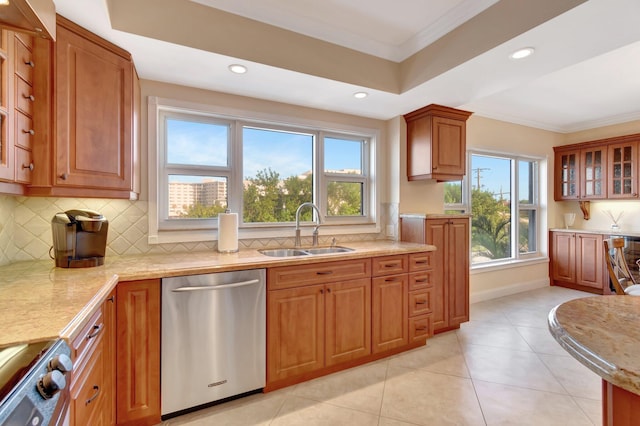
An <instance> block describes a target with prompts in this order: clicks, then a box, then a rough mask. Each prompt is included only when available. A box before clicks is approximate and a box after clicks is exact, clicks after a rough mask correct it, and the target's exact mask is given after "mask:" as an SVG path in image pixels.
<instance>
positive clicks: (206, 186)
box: [149, 98, 378, 242]
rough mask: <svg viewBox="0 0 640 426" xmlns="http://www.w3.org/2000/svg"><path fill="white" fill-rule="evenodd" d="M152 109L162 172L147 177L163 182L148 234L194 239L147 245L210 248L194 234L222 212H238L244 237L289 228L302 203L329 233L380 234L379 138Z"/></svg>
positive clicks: (305, 214)
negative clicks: (375, 167)
mask: <svg viewBox="0 0 640 426" xmlns="http://www.w3.org/2000/svg"><path fill="white" fill-rule="evenodd" d="M153 101H156V102H157V98H150V100H149V104H150V108H149V111H150V113H149V115H150V122H151V125H152V126H154V127H155V130H156V132H157V133H156V136H157V140H158V143H157V147H156V149H157V161H154V159H153V158H152V156H153V153H152V152H151V150H150V154H151V156H150V164H154V163H157V164H158V169H157V170H150V180H151V181H153V180H154V177H155V178H156V179H157V182H156V185H155V186H156V190H157V193H155V194H153V193H150V199H152V200H153V198H155V199H156V200H157V205H156V208H157V210H154V211H150V235H153V233H154V232H153V231H156V233H157V234H158V235H160V234H162V232H163V231H166V232H168V233H171V232H173V235H174V236H175V235H178V234H177V233H178V232H182V231H194V232H192V234H191V236H190V237H189V236H188V235H186V234H183V235H182V236H181V237H180V239H177V240H176V239H165V240H159V239H154V238H150V242H156V241H160V242H162V241H198V240H205V239H214V238H213V236H209V237H203V236H198V235H196V234H197V233H196V232H195V231H196V230H206V229H215V228H216V227H217V217H218V214H219V213H220V212H224V211H225V210H226V209H230V210H231V211H234V212H238V213H239V218H240V226H241V228H243V229H245V230H247V232H254V233H256V234H257V232H258V231H256V230H260V229H261V230H263V231H262V232H267V231H265V230H274V229H277V227H279V226H287V227H290V226H291V225H292V223H293V222H294V221H295V214H296V210H297V208H298V206H299V205H300V204H302V203H305V202H313V203H315V204H316V205H317V206H318V208H319V210H320V212H321V214H320V216H321V217H320V220H321V221H322V222H323V225H324V226H327V225H328V226H331V225H344V224H356V225H358V224H360V225H368V226H369V227H370V226H371V225H374V227H375V228H376V229H375V231H374V230H369V231H368V232H377V230H378V229H377V228H378V226H377V224H376V218H375V216H374V214H375V209H374V208H373V207H372V206H373V203H374V202H375V194H374V185H373V182H372V176H373V173H372V167H371V162H372V158H373V152H374V141H375V136H376V131H372V130H369V131H353V129H344V130H343V131H339V132H336V131H335V130H334V129H332V130H331V131H328V130H326V129H323V128H319V127H318V126H316V125H313V126H311V125H304V123H302V124H301V123H296V124H295V125H291V124H279V123H275V122H272V121H268V122H267V121H264V120H261V119H260V118H259V117H258V118H256V119H249V118H247V117H229V116H225V115H223V114H220V113H217V112H212V111H208V110H207V107H204V108H203V109H204V110H196V109H192V108H184V107H177V106H174V105H159V104H157V103H154V102H153ZM283 121H285V120H283ZM331 127H333V126H331ZM152 128H153V127H152ZM150 136H151V135H150ZM152 192H153V191H152ZM154 195H155V197H154ZM153 214H155V219H153V222H155V223H157V225H156V227H157V229H153V228H154V223H152V219H151V216H152V215H153ZM316 219H317V218H316V217H315V213H314V211H313V210H312V209H305V210H302V212H301V221H302V222H306V221H312V220H316ZM251 229H254V231H251ZM343 232H348V231H346V230H345V231H343ZM257 237H260V235H257ZM155 238H157V237H155ZM192 238H193V239H192Z"/></svg>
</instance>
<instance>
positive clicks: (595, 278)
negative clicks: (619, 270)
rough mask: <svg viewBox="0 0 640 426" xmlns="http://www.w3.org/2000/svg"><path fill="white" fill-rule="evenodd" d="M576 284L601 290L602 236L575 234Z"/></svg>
mask: <svg viewBox="0 0 640 426" xmlns="http://www.w3.org/2000/svg"><path fill="white" fill-rule="evenodd" d="M575 240H576V284H578V285H585V286H589V287H594V288H597V289H599V290H602V289H603V288H604V287H603V285H604V283H603V277H604V275H603V264H604V260H603V254H604V253H603V251H604V248H603V246H602V235H599V234H597V235H596V234H576V238H575Z"/></svg>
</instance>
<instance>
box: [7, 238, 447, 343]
mask: <svg viewBox="0 0 640 426" xmlns="http://www.w3.org/2000/svg"><path fill="white" fill-rule="evenodd" d="M347 245H348V246H349V247H351V248H353V249H355V251H353V252H349V253H339V254H328V255H314V256H302V257H299V256H297V257H286V258H276V257H268V256H265V255H263V254H261V253H259V252H258V251H257V250H240V251H239V252H237V253H224V254H221V253H217V252H214V251H211V252H209V251H201V252H191V253H176V254H150V255H140V256H124V257H107V258H106V260H105V264H104V265H103V266H98V267H94V268H81V269H65V268H56V267H55V266H54V263H53V261H52V260H46V261H44V260H43V261H33V262H18V263H14V264H11V265H7V266H2V267H0V348H3V347H7V346H11V345H15V344H18V343H29V342H37V341H43V340H51V339H55V338H58V337H62V338H64V339H71V338H72V337H73V336H75V335H76V334H77V333H78V331H79V327H80V326H81V325H82V324H83V323H84V321H85V320H86V318H88V316H89V315H91V313H93V312H95V310H96V309H97V308H98V306H99V305H100V304H101V303H102V301H103V300H104V299H105V297H106V296H107V295H108V294H109V292H111V290H112V289H113V288H114V287H115V285H116V284H117V283H118V281H131V280H142V279H153V278H163V277H171V276H180V275H190V274H205V273H214V272H224V271H232V270H241V269H256V268H265V267H273V266H286V265H296V264H309V263H318V262H323V261H327V260H347V259H357V258H362V257H371V256H384V255H391V254H402V253H413V252H418V251H425V250H435V249H436V248H435V247H434V246H430V245H423V244H413V243H401V242H393V241H385V240H381V241H373V242H364V243H349V244H347Z"/></svg>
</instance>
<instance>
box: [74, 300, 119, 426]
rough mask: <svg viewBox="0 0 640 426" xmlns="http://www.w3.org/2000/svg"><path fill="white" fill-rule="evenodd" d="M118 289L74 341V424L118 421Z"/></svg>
mask: <svg viewBox="0 0 640 426" xmlns="http://www.w3.org/2000/svg"><path fill="white" fill-rule="evenodd" d="M114 303H115V290H114V292H113V293H112V294H110V295H109V297H107V299H105V301H104V302H103V304H102V305H101V306H100V308H99V309H98V310H97V311H96V312H95V313H94V314H93V315H91V317H90V318H89V320H88V321H87V323H86V324H85V326H84V327H83V328H82V329H81V331H80V333H79V335H78V336H77V337H76V338H74V339H73V340H72V342H71V348H72V349H71V351H72V358H73V362H74V369H73V371H72V373H71V382H70V385H69V392H70V395H71V403H70V417H69V419H70V423H71V424H73V425H113V424H115V407H114V404H113V402H114V394H115V392H114V383H115V382H114V380H113V377H114V375H115V358H114V343H115V333H116V330H115V316H114V313H115V305H114Z"/></svg>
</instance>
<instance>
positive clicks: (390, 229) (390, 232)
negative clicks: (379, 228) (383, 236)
mask: <svg viewBox="0 0 640 426" xmlns="http://www.w3.org/2000/svg"><path fill="white" fill-rule="evenodd" d="M393 234H394V232H393V225H387V237H393Z"/></svg>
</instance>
